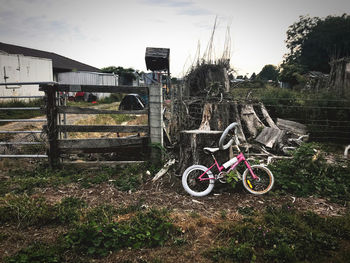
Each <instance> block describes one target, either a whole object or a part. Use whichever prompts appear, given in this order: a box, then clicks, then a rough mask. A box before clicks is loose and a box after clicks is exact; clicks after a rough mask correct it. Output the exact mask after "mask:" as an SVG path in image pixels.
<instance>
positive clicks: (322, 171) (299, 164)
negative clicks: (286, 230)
mask: <svg viewBox="0 0 350 263" xmlns="http://www.w3.org/2000/svg"><path fill="white" fill-rule="evenodd" d="M315 150H316V151H315ZM269 167H270V169H271V171H272V173H273V174H274V176H275V186H274V189H275V190H274V191H275V192H278V193H282V194H287V193H289V194H292V195H294V196H298V197H305V196H311V195H312V196H320V197H325V198H329V199H330V200H332V201H334V202H348V201H349V200H350V166H349V165H348V164H346V165H344V166H341V165H339V164H338V163H336V164H328V163H327V162H326V161H325V160H324V158H323V156H322V151H321V149H320V146H319V145H317V144H314V143H307V144H303V145H302V146H301V147H299V148H298V149H297V150H296V151H295V152H294V153H293V158H292V159H290V160H280V161H276V162H275V163H273V164H272V165H270V166H269Z"/></svg>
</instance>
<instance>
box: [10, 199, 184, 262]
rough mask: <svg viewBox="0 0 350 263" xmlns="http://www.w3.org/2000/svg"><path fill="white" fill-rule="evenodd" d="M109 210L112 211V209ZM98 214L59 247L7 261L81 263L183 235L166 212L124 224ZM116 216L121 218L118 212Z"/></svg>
mask: <svg viewBox="0 0 350 263" xmlns="http://www.w3.org/2000/svg"><path fill="white" fill-rule="evenodd" d="M69 203H71V202H70V201H69ZM104 211H105V210H104ZM108 211H110V212H111V210H110V208H108ZM96 212H97V211H96V210H95V211H94V213H95V215H97V218H98V219H97V220H96V218H93V216H92V215H93V213H90V214H89V216H88V217H87V218H86V219H87V221H85V222H82V223H79V224H76V226H75V227H74V228H73V229H72V230H70V231H68V232H67V233H66V234H64V235H62V236H61V237H60V238H59V239H58V240H57V242H56V243H55V244H44V243H37V244H34V245H31V246H29V247H27V248H24V249H22V250H20V251H19V252H17V253H16V254H15V255H13V256H11V257H8V258H7V259H6V262H8V263H10V262H21V263H29V262H63V261H66V259H65V255H69V256H70V257H71V258H72V257H73V258H74V262H77V260H78V261H80V260H81V261H83V260H82V259H83V258H86V257H105V256H107V255H109V254H110V253H111V252H112V251H117V250H120V249H122V248H129V249H131V248H133V249H140V248H143V247H148V248H150V247H158V246H162V245H164V243H165V242H166V241H167V240H169V239H171V238H172V237H174V238H175V237H176V236H178V235H179V230H178V229H177V228H176V227H175V226H174V225H173V224H172V223H171V220H170V219H169V217H168V212H166V211H165V210H154V209H153V210H150V211H146V212H138V213H137V214H136V215H134V216H133V217H131V218H130V219H129V220H125V221H121V222H113V221H112V218H110V219H109V220H107V221H105V220H102V221H99V220H100V219H101V218H100V215H98V214H96ZM113 213H114V216H117V214H116V213H115V211H113V212H111V214H113ZM176 240H177V239H176Z"/></svg>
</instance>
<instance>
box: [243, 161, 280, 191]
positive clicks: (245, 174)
mask: <svg viewBox="0 0 350 263" xmlns="http://www.w3.org/2000/svg"><path fill="white" fill-rule="evenodd" d="M251 168H252V169H254V168H260V169H262V170H264V171H265V172H267V174H268V176H269V177H270V184H269V186H268V187H267V188H266V189H265V190H264V191H254V190H252V189H251V188H250V187H249V185H247V183H246V177H247V174H248V173H250V172H249V169H248V168H247V169H246V170H245V171H244V173H243V176H242V182H243V186H244V188H245V189H246V190H247V191H248V192H249V193H252V194H254V195H263V194H266V193H267V192H269V191H270V190H271V189H272V187H273V185H274V183H275V178H274V177H273V174H272V172H271V171H270V169H269V168H267V167H265V166H263V165H259V164H257V165H252V166H251Z"/></svg>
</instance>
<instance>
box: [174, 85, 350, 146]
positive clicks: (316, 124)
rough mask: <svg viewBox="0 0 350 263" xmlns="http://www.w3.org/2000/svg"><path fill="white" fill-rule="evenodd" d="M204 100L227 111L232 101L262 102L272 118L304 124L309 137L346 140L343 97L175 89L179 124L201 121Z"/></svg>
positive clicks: (349, 115) (348, 120) (349, 114)
mask: <svg viewBox="0 0 350 263" xmlns="http://www.w3.org/2000/svg"><path fill="white" fill-rule="evenodd" d="M206 102H208V103H218V104H223V105H226V106H227V107H228V109H230V114H231V110H232V109H234V107H233V106H234V105H235V106H237V107H242V106H244V105H247V104H250V105H252V106H253V107H254V109H255V108H258V106H260V103H261V102H263V104H264V106H265V107H266V109H267V111H268V112H269V114H270V116H271V117H272V119H273V120H274V121H275V122H276V120H277V118H280V119H285V120H290V121H295V122H299V123H301V124H304V125H306V127H307V130H308V133H309V134H310V140H312V141H319V142H325V141H326V142H334V143H345V144H349V143H350V100H346V99H343V98H339V99H334V98H332V99H329V100H327V99H314V100H313V99H310V98H305V99H300V98H298V99H283V98H268V99H266V98H265V99H261V100H260V99H257V98H254V99H245V98H237V99H236V98H233V97H228V96H227V95H226V96H224V97H217V98H208V97H206V98H201V97H191V96H184V95H183V94H181V91H180V90H178V91H177V92H176V96H175V97H174V112H175V113H176V114H177V116H178V120H177V122H178V123H179V128H180V129H183V130H190V129H198V128H199V126H200V124H201V122H202V117H203V108H204V105H205V103H206ZM224 107H225V106H224ZM232 115H234V112H232ZM233 121H234V120H233Z"/></svg>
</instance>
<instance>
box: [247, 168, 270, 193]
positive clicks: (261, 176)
mask: <svg viewBox="0 0 350 263" xmlns="http://www.w3.org/2000/svg"><path fill="white" fill-rule="evenodd" d="M251 168H252V170H253V172H254V174H255V175H256V176H257V177H258V178H255V179H254V178H253V176H252V174H251V173H250V171H249V169H246V170H245V171H244V173H243V176H242V181H243V186H244V188H245V189H246V190H247V191H248V192H250V193H252V194H255V195H262V194H266V193H267V192H268V191H270V190H271V189H272V186H273V184H274V182H275V179H274V177H273V175H272V172H271V171H270V170H269V169H268V168H267V167H265V166H262V165H252V166H251Z"/></svg>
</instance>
